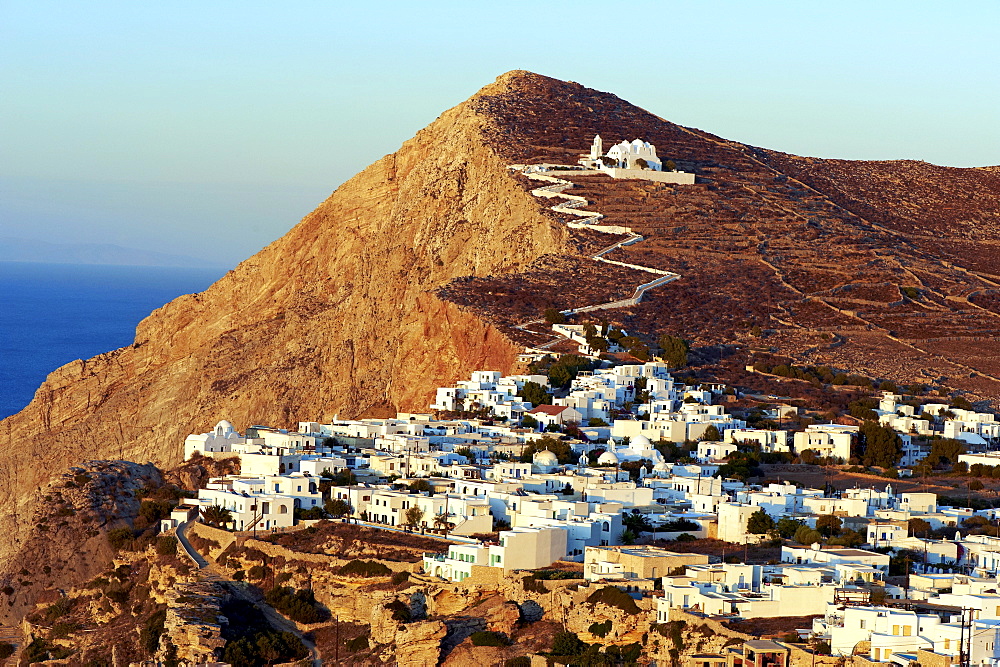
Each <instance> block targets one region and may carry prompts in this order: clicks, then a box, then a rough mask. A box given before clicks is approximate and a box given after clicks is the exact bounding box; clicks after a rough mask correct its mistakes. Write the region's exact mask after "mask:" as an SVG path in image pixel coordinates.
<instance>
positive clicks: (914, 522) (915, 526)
mask: <svg viewBox="0 0 1000 667" xmlns="http://www.w3.org/2000/svg"><path fill="white" fill-rule="evenodd" d="M906 525H907V528H908V529H909V532H910V536H911V537H930V534H931V530H933V529H932V528H931V524H930V522H929V521H927V520H925V519H920V518H917V517H913V518H912V519H910V520H909V521H907V522H906Z"/></svg>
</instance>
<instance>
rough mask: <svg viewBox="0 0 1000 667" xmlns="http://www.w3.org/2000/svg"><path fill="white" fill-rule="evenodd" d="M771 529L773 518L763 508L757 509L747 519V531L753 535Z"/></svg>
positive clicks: (772, 527) (761, 533)
mask: <svg viewBox="0 0 1000 667" xmlns="http://www.w3.org/2000/svg"><path fill="white" fill-rule="evenodd" d="M773 529H774V519H772V518H771V515H770V514H768V513H767V512H765V511H764V508H760V509H758V510H757V511H756V512H754V513H753V514H751V515H750V518H749V519H747V532H748V533H752V534H753V535H763V534H764V533H767V532H769V531H771V530H773Z"/></svg>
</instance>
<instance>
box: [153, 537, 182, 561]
mask: <svg viewBox="0 0 1000 667" xmlns="http://www.w3.org/2000/svg"><path fill="white" fill-rule="evenodd" d="M156 553H158V554H159V555H161V556H174V555H176V554H177V538H176V537H174V536H173V535H160V537H159V538H158V539H157V540H156Z"/></svg>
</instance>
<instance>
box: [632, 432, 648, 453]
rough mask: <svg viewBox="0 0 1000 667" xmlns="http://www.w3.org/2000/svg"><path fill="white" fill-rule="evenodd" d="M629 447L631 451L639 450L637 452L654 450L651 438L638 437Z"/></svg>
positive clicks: (633, 439)
mask: <svg viewBox="0 0 1000 667" xmlns="http://www.w3.org/2000/svg"><path fill="white" fill-rule="evenodd" d="M628 447H629V449H637V450H643V449H652V448H653V443H651V442H650V441H649V438H647V437H646V436H644V435H637V436H635V437H634V438H632V439H631V440H629V441H628Z"/></svg>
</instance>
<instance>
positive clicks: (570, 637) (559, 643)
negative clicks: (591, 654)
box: [551, 632, 586, 655]
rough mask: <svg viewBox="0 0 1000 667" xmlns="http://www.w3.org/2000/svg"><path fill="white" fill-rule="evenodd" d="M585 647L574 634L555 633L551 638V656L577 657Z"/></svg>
mask: <svg viewBox="0 0 1000 667" xmlns="http://www.w3.org/2000/svg"><path fill="white" fill-rule="evenodd" d="M585 647H586V644H584V643H583V642H582V641H581V640H580V638H579V637H577V636H576V633H575V632H557V633H556V634H555V636H554V637H553V638H552V651H551V653H552V655H577V654H578V653H580V652H581V651H583V649H584V648H585Z"/></svg>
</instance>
